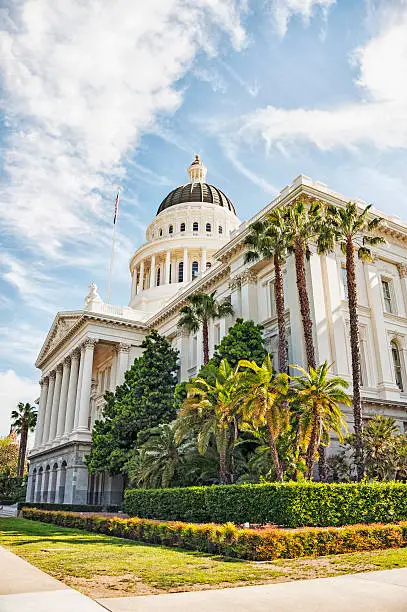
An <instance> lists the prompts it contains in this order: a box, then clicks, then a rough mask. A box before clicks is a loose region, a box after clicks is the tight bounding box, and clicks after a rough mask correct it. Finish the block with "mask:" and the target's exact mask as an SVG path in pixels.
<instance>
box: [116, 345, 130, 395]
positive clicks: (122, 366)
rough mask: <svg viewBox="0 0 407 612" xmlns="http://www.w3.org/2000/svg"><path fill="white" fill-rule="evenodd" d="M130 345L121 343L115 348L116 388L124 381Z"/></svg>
mask: <svg viewBox="0 0 407 612" xmlns="http://www.w3.org/2000/svg"><path fill="white" fill-rule="evenodd" d="M129 353H130V344H124V343H123V342H121V343H120V344H119V346H118V348H117V370H116V386H117V385H121V384H122V382H123V381H124V375H125V373H126V371H127V370H128V368H129Z"/></svg>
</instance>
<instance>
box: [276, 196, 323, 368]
mask: <svg viewBox="0 0 407 612" xmlns="http://www.w3.org/2000/svg"><path fill="white" fill-rule="evenodd" d="M282 214H283V216H284V220H285V226H286V231H285V237H286V245H287V249H288V251H289V253H293V254H294V260H295V274H296V282H297V291H298V298H299V302H300V311H301V319H302V329H303V334H304V343H305V352H306V356H307V364H308V367H312V368H315V367H316V359H315V348H314V339H313V335H312V319H311V313H310V304H309V298H308V290H307V278H306V273H305V260H306V259H309V257H310V255H311V251H310V248H309V242H310V241H311V240H313V239H315V238H316V236H317V235H318V231H319V228H320V225H321V221H322V204H321V202H319V201H317V200H312V201H311V200H309V199H307V198H305V197H301V198H299V199H298V200H296V201H295V202H294V204H293V205H290V206H286V207H284V209H283V210H282Z"/></svg>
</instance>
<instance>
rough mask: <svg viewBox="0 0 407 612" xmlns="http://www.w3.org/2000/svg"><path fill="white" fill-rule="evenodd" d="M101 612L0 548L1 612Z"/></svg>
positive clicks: (71, 591)
mask: <svg viewBox="0 0 407 612" xmlns="http://www.w3.org/2000/svg"><path fill="white" fill-rule="evenodd" d="M73 610H75V612H103V607H102V606H101V605H99V604H98V603H96V602H95V601H92V600H91V599H89V598H88V597H85V595H82V594H81V593H78V591H75V590H74V589H70V588H69V587H67V586H66V584H63V583H62V582H59V580H55V578H52V577H51V576H49V575H48V574H45V573H44V572H42V571H41V570H39V569H38V568H37V567H34V566H33V565H30V563H27V561H24V559H20V557H17V555H14V554H13V553H11V552H9V551H8V550H6V549H5V548H2V547H1V546H0V612H72V611H73Z"/></svg>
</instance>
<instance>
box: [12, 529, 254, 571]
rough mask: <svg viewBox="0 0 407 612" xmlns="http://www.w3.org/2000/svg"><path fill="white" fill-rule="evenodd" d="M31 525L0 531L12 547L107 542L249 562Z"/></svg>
mask: <svg viewBox="0 0 407 612" xmlns="http://www.w3.org/2000/svg"><path fill="white" fill-rule="evenodd" d="M26 520H28V519H26ZM30 527H31V525H30ZM32 527H33V528H32V529H30V532H29V533H28V534H27V533H23V534H22V531H19V530H18V529H16V528H15V527H14V528H11V529H4V527H3V526H2V531H3V533H6V534H8V535H9V536H10V537H15V538H19V539H17V541H14V542H12V544H11V546H12V548H18V547H20V546H26V545H30V544H41V543H48V544H70V545H77V544H80V545H81V546H82V545H84V544H85V545H86V544H91V545H95V544H108V545H109V546H115V547H118V548H119V549H120V548H122V547H128V546H134V547H137V548H140V547H142V548H151V547H154V548H156V549H163V550H165V551H173V552H176V553H183V554H186V555H188V556H191V557H210V558H211V559H213V560H214V561H221V562H223V563H249V561H247V560H246V559H237V558H235V557H226V556H225V557H224V556H222V555H218V554H216V553H208V552H201V551H198V550H188V549H187V548H181V547H180V546H170V545H164V544H153V543H148V542H140V541H138V540H130V539H127V538H118V537H116V536H110V535H106V534H98V533H95V532H93V531H84V530H79V529H72V528H71V527H59V526H54V525H52V523H39V524H38V527H39V529H36V528H35V527H37V525H36V526H35V527H34V526H32ZM41 527H44V528H46V533H44V531H43V529H41ZM67 533H69V534H70V535H69V536H67ZM84 534H86V537H84ZM22 535H26V536H27V537H30V536H31V537H32V538H34V539H20V538H21V536H22ZM64 536H65V537H64ZM89 536H91V537H89ZM49 551H52V548H51V549H49ZM59 552H61V551H59Z"/></svg>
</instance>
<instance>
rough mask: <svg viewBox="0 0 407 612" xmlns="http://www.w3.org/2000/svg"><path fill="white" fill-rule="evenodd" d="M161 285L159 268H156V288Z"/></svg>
mask: <svg viewBox="0 0 407 612" xmlns="http://www.w3.org/2000/svg"><path fill="white" fill-rule="evenodd" d="M160 283H161V268H158V270H157V282H156V286H157V287H159V286H160Z"/></svg>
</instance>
